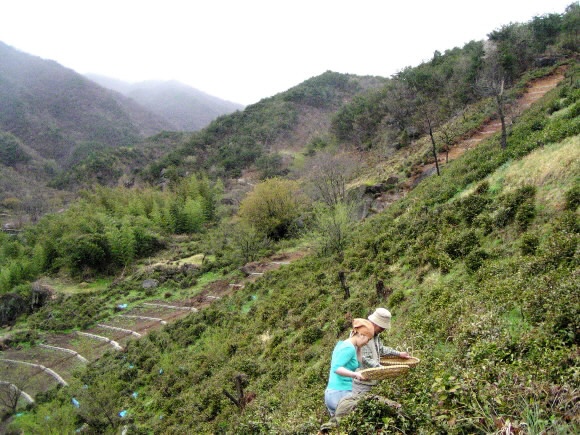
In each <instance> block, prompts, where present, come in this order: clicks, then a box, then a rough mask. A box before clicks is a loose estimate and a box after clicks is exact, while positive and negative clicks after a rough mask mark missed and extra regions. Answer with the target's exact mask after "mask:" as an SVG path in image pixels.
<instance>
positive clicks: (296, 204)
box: [238, 178, 304, 240]
mask: <svg viewBox="0 0 580 435" xmlns="http://www.w3.org/2000/svg"><path fill="white" fill-rule="evenodd" d="M303 207H304V198H303V197H302V196H301V193H300V191H299V188H298V184H297V183H296V182H294V181H290V180H284V179H281V178H271V179H269V180H266V181H263V182H262V183H260V184H258V185H256V186H255V188H254V190H253V191H252V192H250V193H249V194H248V195H247V196H246V198H244V200H243V201H242V203H241V204H240V209H239V211H238V215H239V216H240V218H241V219H242V221H243V222H245V223H246V224H248V225H250V226H253V227H254V228H255V229H256V230H258V231H260V232H261V233H262V234H264V235H266V236H268V237H270V238H272V239H274V240H279V239H282V238H284V237H287V236H288V235H290V234H291V232H292V230H293V228H294V227H295V226H296V225H297V223H298V219H299V218H300V217H301V215H302V210H303Z"/></svg>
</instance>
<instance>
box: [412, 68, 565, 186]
mask: <svg viewBox="0 0 580 435" xmlns="http://www.w3.org/2000/svg"><path fill="white" fill-rule="evenodd" d="M564 77H565V68H564V67H560V68H558V69H557V70H556V71H554V72H553V73H552V74H550V75H548V76H545V77H541V78H539V79H536V80H533V81H531V82H530V83H528V85H527V88H526V91H525V92H524V94H523V95H522V96H521V97H520V98H518V99H517V100H516V101H515V102H514V103H513V104H511V105H510V107H509V109H508V112H507V114H506V121H507V120H508V119H510V118H511V119H514V118H517V117H518V116H520V115H521V114H522V113H523V111H524V110H526V109H528V108H529V107H530V106H531V105H532V104H534V103H535V102H537V101H538V100H539V99H540V98H542V97H543V96H544V95H545V94H546V93H547V92H549V91H551V90H552V89H554V88H555V87H556V86H558V84H559V83H560V82H561V81H562V80H563V79H564ZM500 131H501V122H500V121H499V120H495V119H491V120H489V121H487V122H485V123H484V124H482V125H481V126H480V127H479V128H478V129H477V130H476V131H475V132H474V133H472V134H471V135H470V136H469V137H467V138H465V139H462V140H460V141H459V142H458V143H457V144H455V145H454V146H452V147H451V148H450V149H449V152H448V153H439V155H438V156H437V157H438V158H437V161H438V163H439V166H440V167H441V166H443V165H445V164H446V163H447V162H450V161H452V160H455V159H456V158H458V157H459V156H461V155H463V153H465V152H466V151H469V150H470V149H473V148H475V147H477V145H479V144H480V143H481V142H482V141H484V140H485V139H487V138H489V137H490V136H493V135H494V134H496V133H498V132H500ZM435 172H436V166H435V162H433V163H429V164H426V165H422V166H420V167H418V168H415V171H414V173H415V175H414V176H413V177H411V179H410V180H409V181H408V182H407V188H408V189H410V188H412V187H414V186H416V185H417V184H418V182H419V181H421V180H422V179H423V178H425V177H426V176H429V175H431V174H433V173H435Z"/></svg>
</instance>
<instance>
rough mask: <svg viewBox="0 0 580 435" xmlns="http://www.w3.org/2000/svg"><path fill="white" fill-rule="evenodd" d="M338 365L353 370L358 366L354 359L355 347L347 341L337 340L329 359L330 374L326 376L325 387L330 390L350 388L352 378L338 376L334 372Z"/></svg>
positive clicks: (348, 389)
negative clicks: (326, 382) (326, 383)
mask: <svg viewBox="0 0 580 435" xmlns="http://www.w3.org/2000/svg"><path fill="white" fill-rule="evenodd" d="M339 367H345V368H347V369H349V370H352V371H355V370H356V369H357V368H358V360H357V359H356V349H355V347H354V345H353V344H352V343H351V342H350V341H348V340H345V341H339V342H338V343H336V346H335V347H334V350H333V351H332V360H331V361H330V375H329V376H328V385H327V387H326V388H329V389H331V390H347V391H351V390H352V378H348V377H346V376H340V375H337V374H336V373H335V371H336V369H338V368H339Z"/></svg>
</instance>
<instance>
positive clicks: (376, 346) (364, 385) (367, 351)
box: [352, 308, 410, 395]
mask: <svg viewBox="0 0 580 435" xmlns="http://www.w3.org/2000/svg"><path fill="white" fill-rule="evenodd" d="M368 319H369V320H370V322H371V323H372V324H373V327H374V337H373V338H372V339H371V340H369V342H368V343H367V344H366V345H365V346H363V347H362V361H361V365H360V367H359V369H360V370H364V369H368V368H371V367H380V365H381V362H380V360H381V357H382V356H398V357H401V358H410V355H409V354H408V353H407V352H398V351H396V350H395V349H392V348H390V347H387V346H384V345H383V344H382V343H381V339H380V337H379V334H380V333H381V332H383V331H384V330H385V329H391V313H390V311H389V310H387V309H386V308H377V309H376V310H375V312H374V313H372V314H371V315H370V316H369V317H368ZM378 383H379V381H375V380H373V381H365V380H360V379H354V380H353V383H352V393H353V395H354V394H360V393H367V392H369V391H370V390H371V388H372V387H373V386H374V385H376V384H378Z"/></svg>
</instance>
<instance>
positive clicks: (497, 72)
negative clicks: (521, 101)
mask: <svg viewBox="0 0 580 435" xmlns="http://www.w3.org/2000/svg"><path fill="white" fill-rule="evenodd" d="M506 77H507V74H506V72H505V71H504V69H503V67H502V66H501V63H500V62H499V53H498V50H497V45H496V44H494V43H493V42H490V41H488V43H487V44H486V46H485V56H484V68H483V71H482V72H481V74H480V75H479V77H478V79H477V81H476V83H475V89H476V91H477V92H478V93H479V94H480V95H482V96H485V97H492V98H493V99H494V100H495V103H496V106H497V113H498V116H499V120H500V122H501V147H502V149H505V148H506V147H507V127H506V122H505V116H506V107H507V100H506V97H505V87H506V84H507V83H506Z"/></svg>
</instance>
